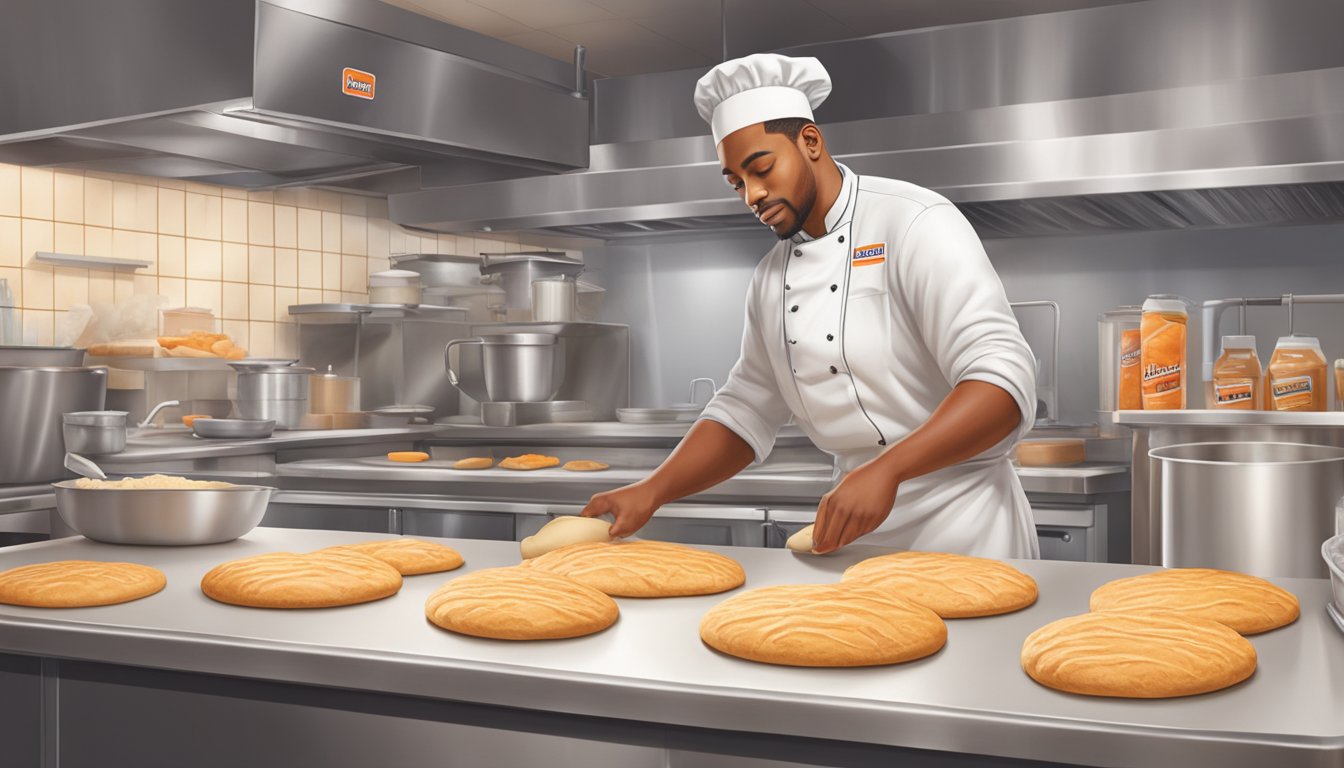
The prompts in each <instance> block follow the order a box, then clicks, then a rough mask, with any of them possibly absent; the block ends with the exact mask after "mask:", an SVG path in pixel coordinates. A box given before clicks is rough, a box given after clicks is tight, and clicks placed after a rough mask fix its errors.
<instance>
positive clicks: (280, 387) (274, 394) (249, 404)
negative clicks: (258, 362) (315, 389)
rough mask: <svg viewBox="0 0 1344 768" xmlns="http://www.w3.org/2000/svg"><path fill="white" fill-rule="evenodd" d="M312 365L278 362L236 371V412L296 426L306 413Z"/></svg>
mask: <svg viewBox="0 0 1344 768" xmlns="http://www.w3.org/2000/svg"><path fill="white" fill-rule="evenodd" d="M312 373H313V369H312V368H299V367H296V366H287V365H280V366H276V367H272V368H261V369H256V370H253V369H248V370H240V371H239V372H238V384H237V396H236V398H235V402H236V403H237V405H238V415H239V416H241V417H242V418H244V419H256V420H262V421H266V420H274V421H275V426H276V427H277V428H279V429H299V428H300V426H301V424H302V422H303V419H304V417H305V416H307V415H308V392H309V389H308V387H309V382H308V377H309V376H310V375H311V374H312Z"/></svg>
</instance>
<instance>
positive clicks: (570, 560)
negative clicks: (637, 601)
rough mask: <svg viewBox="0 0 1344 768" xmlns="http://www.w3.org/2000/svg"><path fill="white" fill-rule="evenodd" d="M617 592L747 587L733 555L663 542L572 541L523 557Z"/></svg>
mask: <svg viewBox="0 0 1344 768" xmlns="http://www.w3.org/2000/svg"><path fill="white" fill-rule="evenodd" d="M523 566H524V567H526V568H536V569H538V570H543V571H550V572H552V573H558V574H560V575H561V576H567V577H569V578H571V579H574V580H575V581H579V582H582V583H584V584H587V585H589V586H592V587H597V588H598V589H600V590H602V591H603V592H606V593H607V594H608V595H614V596H616V597H682V596H686V595H712V594H715V593H718V592H726V591H728V590H730V589H736V588H737V587H740V586H742V584H743V582H745V581H746V580H747V575H746V573H744V572H743V570H742V566H741V565H739V564H738V562H737V561H736V560H734V559H732V558H730V557H724V556H723V555H720V554H716V553H714V552H706V551H705V550H703V549H693V548H691V547H683V546H682V545H680V544H668V543H667V542H663V541H616V542H588V543H584V544H571V545H570V546H567V547H561V548H560V549H557V550H555V551H553V552H548V553H546V554H544V555H541V556H540V557H534V558H532V559H531V560H526V561H524V562H523Z"/></svg>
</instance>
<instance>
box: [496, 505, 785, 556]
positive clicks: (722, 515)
mask: <svg viewBox="0 0 1344 768" xmlns="http://www.w3.org/2000/svg"><path fill="white" fill-rule="evenodd" d="M582 509H583V507H582V506H577V505H573V506H565V507H549V508H548V515H547V517H546V520H550V519H552V518H555V517H559V516H561V515H577V514H579V512H580V511H581V510H582ZM546 520H542V521H541V522H542V523H545V522H546ZM764 523H765V510H763V509H759V508H756V507H728V506H718V505H715V504H669V505H667V506H665V507H661V508H659V510H658V511H657V512H656V513H655V514H654V516H653V517H652V518H651V519H650V520H649V522H648V524H646V525H645V526H644V527H643V528H641V529H639V534H638V535H639V537H640V538H641V539H653V540H655V541H672V542H677V543H679V544H708V545H711V546H720V547H762V546H765V532H764V530H763V527H764ZM537 527H538V528H540V526H537ZM535 532H536V531H532V532H531V533H535ZM520 533H521V531H520ZM531 533H529V534H526V535H531ZM519 538H520V539H521V538H522V536H520V537H519Z"/></svg>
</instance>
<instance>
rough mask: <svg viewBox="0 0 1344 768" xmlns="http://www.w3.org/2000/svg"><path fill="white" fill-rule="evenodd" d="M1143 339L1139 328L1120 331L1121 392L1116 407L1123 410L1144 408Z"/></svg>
mask: <svg viewBox="0 0 1344 768" xmlns="http://www.w3.org/2000/svg"><path fill="white" fill-rule="evenodd" d="M1141 339H1142V337H1141V336H1140V334H1139V329H1138V328H1133V329H1130V330H1125V331H1121V332H1120V393H1119V398H1118V402H1117V403H1116V407H1117V408H1119V409H1120V410H1122V411H1137V410H1140V409H1142V408H1143V385H1142V376H1141V375H1140V372H1141V369H1140V363H1141V362H1142V360H1141V355H1140V350H1141V346H1142V345H1141V344H1140V340H1141Z"/></svg>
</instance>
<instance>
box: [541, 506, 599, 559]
mask: <svg viewBox="0 0 1344 768" xmlns="http://www.w3.org/2000/svg"><path fill="white" fill-rule="evenodd" d="M585 541H611V523H608V522H607V521H606V520H599V519H597V518H595V517H574V516H572V515H565V516H563V517H557V518H555V519H554V520H552V521H550V522H549V523H547V524H545V525H543V526H541V530H539V531H537V532H536V534H534V535H532V536H528V537H527V538H525V539H523V540H522V541H521V542H520V543H519V545H518V548H519V550H521V551H522V554H523V559H524V560H530V559H532V558H534V557H540V556H541V555H544V554H546V553H547V552H552V551H554V550H557V549H560V548H561V547H568V546H569V545H571V544H581V543H583V542H585Z"/></svg>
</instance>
